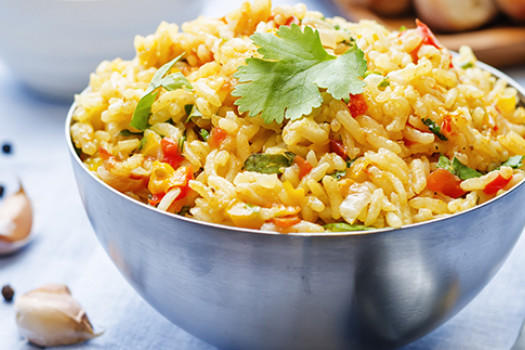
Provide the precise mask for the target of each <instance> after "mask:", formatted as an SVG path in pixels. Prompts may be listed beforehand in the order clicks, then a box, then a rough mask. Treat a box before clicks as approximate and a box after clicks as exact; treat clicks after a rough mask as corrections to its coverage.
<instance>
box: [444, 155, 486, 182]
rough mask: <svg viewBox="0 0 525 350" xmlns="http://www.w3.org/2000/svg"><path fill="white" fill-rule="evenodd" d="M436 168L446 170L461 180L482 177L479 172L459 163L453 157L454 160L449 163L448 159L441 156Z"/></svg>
mask: <svg viewBox="0 0 525 350" xmlns="http://www.w3.org/2000/svg"><path fill="white" fill-rule="evenodd" d="M436 166H437V167H438V168H443V169H445V170H448V171H449V172H451V173H452V174H453V175H456V176H457V177H459V178H460V179H461V180H467V179H472V178H474V177H480V176H482V175H483V174H482V173H480V172H479V171H477V170H474V169H472V168H469V167H468V166H466V165H465V164H463V163H461V162H460V161H459V159H457V158H456V157H454V159H453V160H452V161H450V159H448V158H447V157H445V156H444V155H441V156H439V160H438V162H437V164H436Z"/></svg>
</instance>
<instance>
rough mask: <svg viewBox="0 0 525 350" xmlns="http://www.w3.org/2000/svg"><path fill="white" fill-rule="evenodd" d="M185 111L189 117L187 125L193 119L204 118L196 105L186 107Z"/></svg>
mask: <svg viewBox="0 0 525 350" xmlns="http://www.w3.org/2000/svg"><path fill="white" fill-rule="evenodd" d="M184 111H185V112H186V116H187V118H186V123H188V122H189V121H190V120H191V118H193V117H202V113H201V111H199V110H198V109H197V106H195V105H191V104H190V105H184Z"/></svg>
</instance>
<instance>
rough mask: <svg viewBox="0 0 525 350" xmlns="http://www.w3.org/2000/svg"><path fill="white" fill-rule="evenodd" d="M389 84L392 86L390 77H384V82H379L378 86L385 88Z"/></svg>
mask: <svg viewBox="0 0 525 350" xmlns="http://www.w3.org/2000/svg"><path fill="white" fill-rule="evenodd" d="M387 86H390V81H388V78H385V79H383V81H382V82H380V83H379V85H378V86H377V87H378V88H380V89H384V88H386V87H387Z"/></svg>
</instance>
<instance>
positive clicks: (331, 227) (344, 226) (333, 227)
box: [324, 222, 375, 232]
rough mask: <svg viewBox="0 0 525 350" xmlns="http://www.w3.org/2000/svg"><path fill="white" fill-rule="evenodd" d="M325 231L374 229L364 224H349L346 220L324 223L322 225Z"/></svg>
mask: <svg viewBox="0 0 525 350" xmlns="http://www.w3.org/2000/svg"><path fill="white" fill-rule="evenodd" d="M324 228H325V230H326V231H329V232H352V231H369V230H375V228H373V227H368V226H365V225H359V224H353V225H352V224H349V223H347V222H334V223H331V224H326V225H325V226H324Z"/></svg>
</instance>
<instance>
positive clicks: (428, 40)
mask: <svg viewBox="0 0 525 350" xmlns="http://www.w3.org/2000/svg"><path fill="white" fill-rule="evenodd" d="M416 25H417V30H418V31H419V33H421V36H422V37H423V41H422V44H423V45H432V46H434V47H435V48H436V49H438V50H441V49H442V48H443V47H442V46H441V45H440V44H439V42H438V41H437V39H436V37H435V36H434V33H432V31H431V30H430V28H429V27H428V26H427V25H426V24H425V23H423V22H421V21H420V20H419V19H417V18H416Z"/></svg>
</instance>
